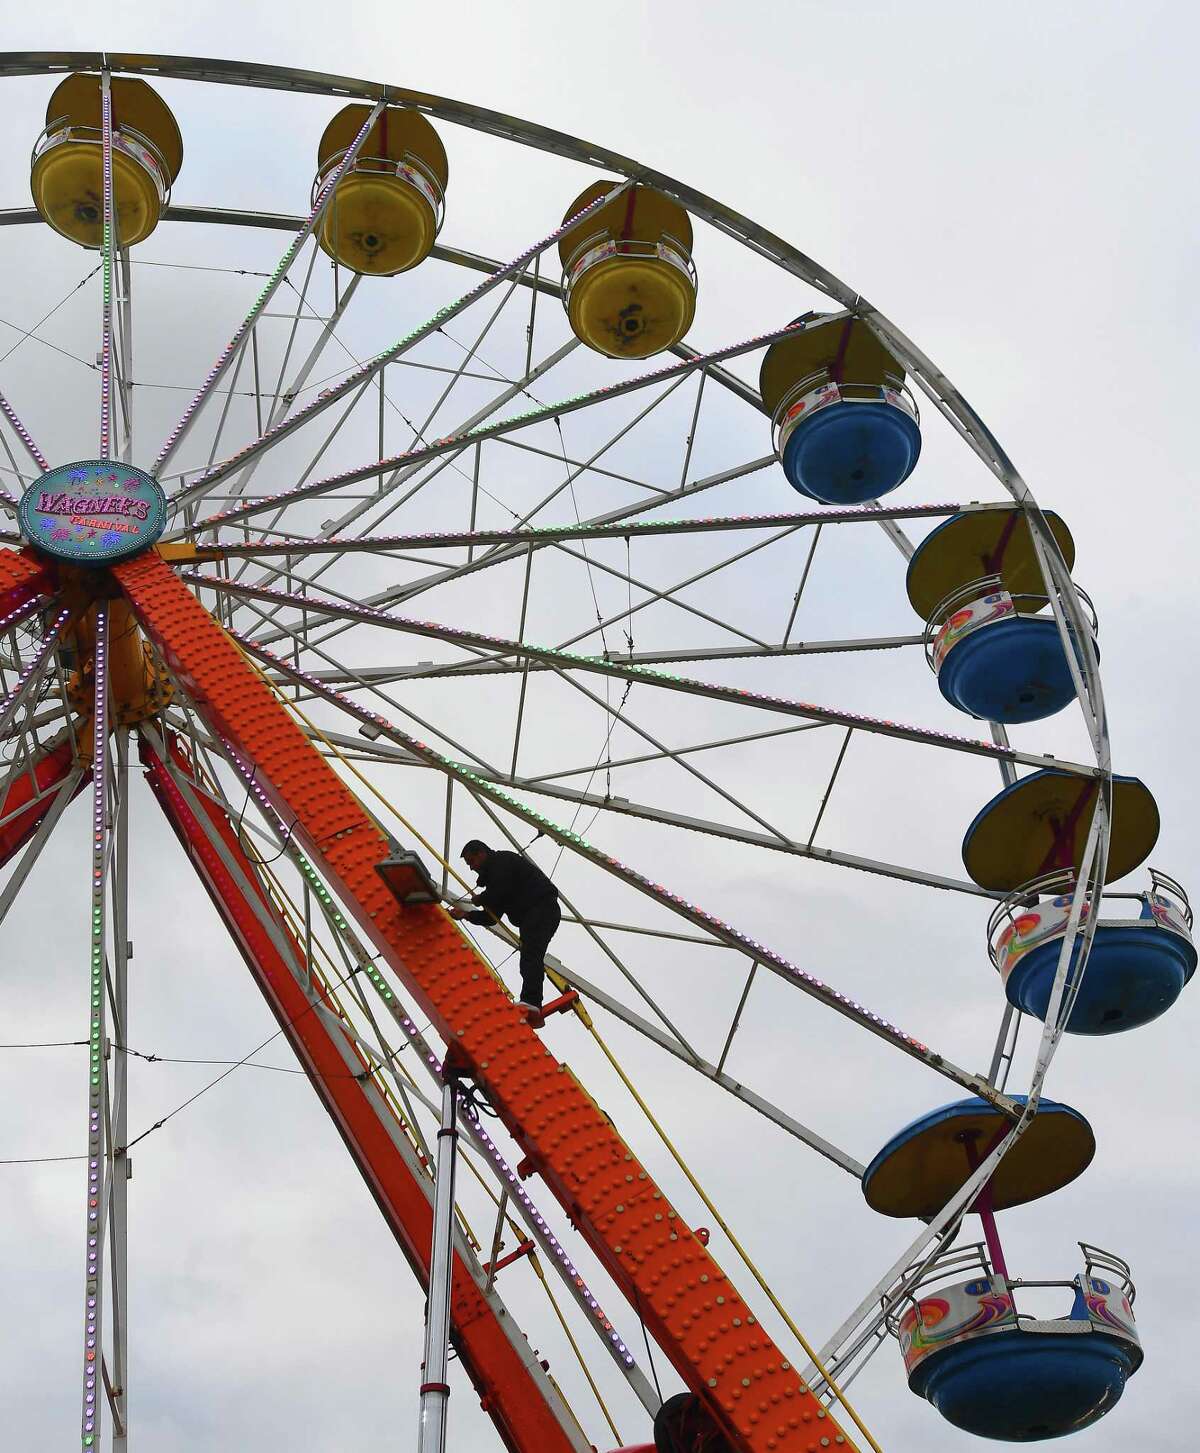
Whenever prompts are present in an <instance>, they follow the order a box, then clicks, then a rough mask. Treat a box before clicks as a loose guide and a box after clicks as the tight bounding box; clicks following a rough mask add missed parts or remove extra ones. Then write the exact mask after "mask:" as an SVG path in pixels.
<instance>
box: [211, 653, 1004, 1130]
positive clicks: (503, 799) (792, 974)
mask: <svg viewBox="0 0 1200 1453" xmlns="http://www.w3.org/2000/svg"><path fill="white" fill-rule="evenodd" d="M231 634H232V636H233V639H234V640H235V641H238V642H239V643H240V644H241V645H242V647H243V648H244V649H245V650H247V651H249V652H250V653H251V654H252V655H256V656H258V657H259V658H260V659H261V660H264V661H266V662H267V663H268V664H269V665H271V666H272V667H274V668H275V669H276V670H278V671H280V672H282V673H283V674H284V675H286V676H288V677H290V678H292V679H293V680H295V681H298V682H300V683H301V684H303V685H308V686H309V687H310V688H311V689H312V690H313V691H314V692H315V693H316V694H318V695H320V696H322V697H324V698H325V700H327V701H330V702H332V703H333V704H335V705H338V706H341V707H342V708H343V709H344V710H345V711H346V712H348V713H349V714H350V715H351V716H355V717H357V718H358V720H359V721H360V722H361V723H362V724H363V725H365V726H368V727H370V728H371V729H372V730H376V729H377V730H378V732H379V734H380V735H382V736H386V737H388V738H389V739H390V740H391V741H393V742H395V743H396V744H397V745H399V746H401V747H403V748H405V749H406V750H407V751H408V752H409V753H410V754H412V755H413V756H416V757H418V758H420V759H421V760H423V761H426V762H429V763H430V764H431V765H433V766H435V767H437V768H438V769H439V770H441V771H442V772H444V773H446V774H448V775H451V776H454V777H455V778H456V779H457V780H459V781H460V782H462V783H463V784H464V785H465V786H466V787H467V788H468V790H471V791H476V792H478V793H480V794H482V795H483V796H486V797H488V798H489V799H490V800H491V801H492V802H494V803H497V804H498V805H499V806H500V807H501V808H503V810H504V811H506V812H509V813H511V814H513V815H515V816H517V817H520V818H523V819H524V820H525V821H526V822H529V823H531V824H533V825H534V826H536V827H537V828H538V829H539V831H540V832H542V833H543V834H545V835H546V836H547V837H549V838H551V839H552V840H553V841H555V842H557V843H559V844H560V845H561V846H563V847H565V848H567V849H569V850H570V851H572V852H574V853H575V854H577V855H578V856H579V857H581V858H584V859H586V860H587V861H589V862H591V863H593V864H594V865H595V866H597V867H600V868H602V869H603V870H604V871H605V872H607V873H609V874H611V875H612V876H613V877H615V878H617V879H619V880H621V881H623V882H625V883H626V884H628V885H629V886H631V887H633V888H635V889H637V891H638V892H640V893H642V894H644V895H645V896H646V897H648V898H651V899H653V900H654V901H656V902H658V903H660V904H661V905H662V906H663V907H665V908H667V909H669V910H671V911H672V912H674V913H676V914H677V915H679V916H680V917H682V918H685V919H687V920H689V921H690V922H692V923H693V924H695V925H696V926H697V927H699V928H701V929H703V930H704V931H705V932H707V933H709V934H711V935H712V937H714V938H716V939H718V940H719V941H721V942H722V943H725V944H727V945H728V946H729V947H730V948H733V949H737V950H740V951H741V952H742V953H744V954H746V955H747V956H748V957H750V958H752V959H757V960H758V961H760V962H761V963H762V964H763V966H764V967H766V968H769V969H771V970H772V972H774V973H776V974H778V975H779V976H780V977H781V978H782V979H783V980H784V981H785V982H787V983H790V984H792V985H793V986H794V987H796V988H799V989H800V990H802V991H803V992H804V993H806V994H808V995H809V996H810V997H812V998H815V999H817V1000H818V1001H819V1002H821V1003H823V1004H825V1005H826V1006H827V1007H829V1008H832V1009H834V1010H835V1011H836V1012H838V1013H840V1014H842V1015H843V1016H844V1017H846V1018H847V1019H850V1020H852V1021H853V1022H855V1023H857V1024H859V1025H860V1026H861V1027H862V1028H864V1029H866V1030H868V1031H869V1032H870V1033H871V1034H874V1035H876V1036H877V1037H879V1038H881V1039H883V1040H884V1041H885V1042H887V1043H889V1044H892V1045H893V1046H894V1047H896V1048H898V1049H900V1050H902V1051H903V1052H904V1053H905V1054H907V1055H910V1056H911V1057H913V1058H915V1059H918V1060H920V1061H922V1062H923V1063H925V1064H927V1065H929V1066H931V1067H932V1068H933V1069H935V1070H936V1071H937V1072H938V1073H939V1074H942V1075H944V1076H945V1077H946V1078H948V1079H951V1080H954V1081H955V1082H956V1083H958V1084H960V1085H962V1086H963V1087H964V1088H967V1089H969V1090H970V1091H971V1092H972V1093H973V1094H978V1095H980V1096H982V1098H984V1099H985V1100H988V1101H989V1102H990V1103H992V1104H995V1105H997V1106H1000V1107H1001V1108H1003V1109H1004V1110H1005V1111H1006V1112H1007V1111H1009V1110H1011V1109H1012V1108H1013V1107H1012V1105H1011V1104H1010V1102H1009V1100H1008V1098H1007V1097H1006V1096H1003V1095H1001V1094H999V1093H998V1092H997V1091H996V1090H995V1089H994V1088H993V1087H992V1086H991V1085H990V1084H988V1083H987V1081H986V1080H984V1079H983V1077H982V1076H981V1075H977V1074H973V1073H971V1072H970V1071H968V1070H963V1069H960V1068H959V1067H958V1066H957V1065H955V1064H954V1063H953V1062H952V1061H950V1060H948V1059H946V1058H945V1057H944V1056H942V1055H939V1054H936V1053H935V1052H934V1051H933V1050H931V1049H930V1048H929V1047H928V1046H927V1045H926V1044H924V1043H923V1042H922V1041H921V1040H919V1039H916V1038H914V1037H913V1036H912V1035H909V1034H906V1033H905V1032H904V1031H903V1030H901V1029H899V1028H897V1027H896V1026H895V1025H893V1024H891V1023H889V1022H888V1021H887V1020H885V1019H883V1018H882V1017H881V1016H879V1015H876V1014H873V1013H871V1011H870V1010H867V1009H865V1008H864V1007H863V1006H862V1005H860V1004H858V1003H856V1002H855V1001H854V1000H851V999H849V998H848V997H847V996H846V995H844V994H841V993H839V992H838V991H837V990H835V989H832V988H830V987H829V986H828V985H826V984H824V983H822V981H821V980H819V979H817V978H815V977H814V976H813V975H811V974H808V973H806V972H805V971H804V970H802V969H798V968H797V967H796V966H795V965H793V964H791V963H790V962H789V961H788V960H787V959H785V958H784V957H783V956H782V955H780V954H777V953H776V952H775V951H774V950H772V949H769V948H767V947H766V946H765V945H763V944H760V943H759V942H758V941H757V940H755V939H752V938H750V937H749V936H748V935H746V934H743V933H742V932H740V931H739V930H738V929H736V928H733V927H732V926H731V925H729V924H727V923H724V922H723V921H722V920H720V919H717V918H715V917H713V915H712V914H710V913H708V912H706V911H705V910H704V909H702V908H700V907H699V906H698V905H696V904H693V903H688V902H686V901H685V900H684V899H682V898H680V897H679V896H678V895H676V894H673V893H671V892H670V891H669V890H668V889H666V888H664V887H663V886H662V885H661V884H657V883H653V882H651V880H650V879H649V878H647V877H645V876H644V875H643V874H642V873H640V872H638V871H637V869H635V868H632V867H631V866H629V865H628V864H626V863H622V862H619V861H618V860H617V859H615V858H612V857H610V856H609V855H608V854H607V853H604V852H602V851H601V850H600V849H598V848H594V847H593V846H592V845H591V844H590V843H588V842H586V841H585V839H584V838H582V837H581V836H580V835H579V834H578V833H576V832H574V831H572V830H570V829H568V828H563V827H560V826H559V825H558V824H557V823H555V822H553V821H551V820H550V819H549V818H547V817H545V816H544V815H543V814H542V813H540V812H537V811H535V810H534V809H533V808H531V807H528V806H527V805H526V804H525V803H523V802H521V801H520V800H519V799H517V798H515V797H513V796H512V795H511V793H510V792H507V791H505V790H503V789H501V788H499V787H496V786H494V785H493V784H492V783H491V782H490V781H488V780H486V779H485V778H484V777H483V776H482V775H481V774H480V773H477V772H475V771H473V770H471V769H470V768H467V767H464V766H462V765H461V764H460V763H457V762H454V761H452V760H451V759H450V758H448V757H444V756H443V755H442V754H441V753H440V752H437V751H435V750H434V749H433V748H432V747H429V746H427V745H426V744H425V743H424V742H421V741H418V740H417V738H415V737H412V736H410V735H409V734H408V733H407V732H403V731H401V730H400V729H399V728H398V727H396V726H394V725H392V724H391V723H390V722H388V721H387V720H385V719H384V718H383V717H380V716H378V715H377V714H375V713H374V712H370V711H368V710H366V709H365V708H363V707H360V706H358V705H357V703H355V702H352V701H349V700H347V698H345V697H344V696H341V695H340V693H338V692H336V691H333V690H332V689H331V688H329V687H324V686H322V685H321V684H320V683H319V682H316V681H313V680H312V679H311V678H309V677H308V676H307V675H306V673H305V672H304V671H302V670H300V669H299V668H297V667H294V666H292V665H291V664H290V663H289V662H287V661H285V660H283V659H282V658H281V657H279V656H276V655H275V654H274V653H272V652H270V651H267V650H265V649H263V648H262V647H260V646H258V645H256V644H254V643H253V642H250V641H247V640H245V639H244V638H242V637H240V636H238V635H237V633H236V632H232V633H231Z"/></svg>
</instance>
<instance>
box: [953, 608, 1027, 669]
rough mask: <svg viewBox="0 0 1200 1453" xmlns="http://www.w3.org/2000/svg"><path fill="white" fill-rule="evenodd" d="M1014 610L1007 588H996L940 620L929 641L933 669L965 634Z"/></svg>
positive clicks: (1006, 615)
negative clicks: (989, 593) (939, 624)
mask: <svg viewBox="0 0 1200 1453" xmlns="http://www.w3.org/2000/svg"><path fill="white" fill-rule="evenodd" d="M1015 614H1016V607H1015V606H1014V605H1013V598H1012V596H1011V595H1009V593H1008V591H1007V590H997V591H995V592H993V593H992V594H991V595H985V596H982V597H981V598H980V599H979V600H973V601H972V602H971V603H970V605H964V606H963V607H962V609H961V610H956V611H955V612H954V614H953V615H951V616H950V617H949V618H948V619H946V620H944V621H943V622H942V624H941V626H940V627H939V628H938V633H937V635H936V636H935V637H934V641H933V667H934V670H935V671H936V670H937V669H938V667H940V666H941V664H942V662H943V661H944V660H945V659H946V656H947V655H948V654H949V652H950V651H951V650H953V648H954V647H955V646H957V645H958V643H959V641H961V640H962V639H963V638H964V637H965V636H969V635H971V634H973V633H974V632H975V631H978V630H981V629H982V628H983V627H984V626H990V625H991V624H992V623H993V622H995V621H1000V620H1006V619H1007V618H1008V617H1009V616H1012V615H1015Z"/></svg>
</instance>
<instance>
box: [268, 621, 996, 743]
mask: <svg viewBox="0 0 1200 1453" xmlns="http://www.w3.org/2000/svg"><path fill="white" fill-rule="evenodd" d="M262 619H264V620H266V619H268V617H267V615H266V614H265V613H264V614H263V616H262ZM270 619H275V617H274V616H272V617H270ZM298 634H299V640H300V642H301V643H303V644H304V646H305V649H308V644H307V641H306V640H305V637H304V635H303V633H298ZM252 638H253V637H252ZM923 639H924V637H922V636H863V637H862V638H860V639H858V640H838V641H793V642H791V643H790V644H789V645H786V646H778V645H776V646H766V647H761V648H760V647H753V646H748V645H735V646H728V647H726V646H698V647H689V648H684V649H681V650H678V651H631V652H628V653H626V652H622V654H621V660H622V661H627V662H631V663H632V664H634V665H638V666H666V665H671V664H672V663H674V664H682V663H684V662H689V661H753V660H757V659H760V658H761V659H763V660H768V661H771V660H780V659H783V658H785V657H788V656H816V655H839V654H842V653H845V652H854V651H891V650H897V649H899V648H900V647H902V646H919V645H920V644H921V642H922V641H923ZM262 643H263V644H266V640H265V639H264V640H263V641H262ZM526 669H528V670H529V672H530V673H531V674H533V673H537V672H541V671H551V670H553V669H554V668H553V667H552V666H550V665H548V664H547V663H546V662H544V661H533V660H526V661H524V662H521V661H510V660H506V659H504V658H503V657H498V656H483V655H481V656H479V657H478V658H476V659H474V660H469V661H455V662H452V663H451V664H449V665H435V664H434V663H433V662H430V661H426V662H414V663H412V664H410V665H407V666H406V665H402V664H397V665H394V666H364V667H362V669H361V670H360V671H358V672H355V673H349V672H346V671H341V670H337V669H331V670H324V669H317V670H314V671H313V673H312V674H313V675H314V676H315V677H316V678H317V680H319V681H324V682H326V683H327V684H328V685H330V686H340V687H341V688H342V689H343V690H346V691H355V690H369V689H370V688H371V687H372V686H387V685H389V684H391V685H394V684H396V683H397V682H401V681H406V682H407V681H431V680H435V679H437V680H447V681H456V680H458V679H460V678H461V679H463V680H470V679H471V678H472V677H476V676H505V675H515V674H517V673H519V672H523V671H525V670H526ZM814 725H823V723H814ZM805 730H807V728H805V727H784V728H781V729H780V733H777V732H758V733H752V734H751V735H749V736H746V737H738V738H731V739H730V740H729V742H728V743H716V742H714V743H712V744H711V745H713V746H717V745H733V744H734V742H736V741H755V740H757V739H758V738H759V737H763V736H776V735H779V734H781V733H783V732H788V731H805ZM997 745H1000V746H1005V745H1008V744H1007V743H1004V742H999V743H997ZM639 760H640V759H639ZM647 760H650V759H647Z"/></svg>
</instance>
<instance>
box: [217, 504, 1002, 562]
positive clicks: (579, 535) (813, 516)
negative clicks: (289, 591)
mask: <svg viewBox="0 0 1200 1453" xmlns="http://www.w3.org/2000/svg"><path fill="white" fill-rule="evenodd" d="M683 493H685V494H687V493H690V490H684V491H683ZM676 497H678V495H677V496H676ZM1010 509H1012V505H1011V504H1009V503H1008V501H1004V502H1003V503H998V504H969V505H960V504H926V505H895V506H893V507H891V508H884V509H878V510H875V509H832V508H830V509H824V510H799V511H794V512H791V513H787V514H767V515H726V516H718V517H716V518H712V517H709V518H705V519H695V520H630V521H627V522H625V523H624V524H615V523H614V524H603V525H589V524H587V523H584V524H579V525H575V524H570V525H529V526H526V527H525V528H523V529H515V530H431V531H427V532H425V533H421V534H406V535H404V534H402V535H361V536H360V535H331V536H329V537H327V538H321V539H294V540H287V541H283V542H281V541H276V540H266V539H260V540H249V541H247V542H246V543H245V544H243V545H237V544H224V543H222V544H213V545H209V544H203V545H197V547H196V558H197V559H199V560H225V559H239V558H242V557H249V558H251V559H254V560H259V559H263V560H267V559H271V558H277V557H280V556H288V557H291V558H294V559H297V560H299V559H303V558H304V557H305V556H306V555H327V554H337V555H345V554H350V553H354V552H362V551H365V552H368V553H371V554H388V553H390V552H392V551H396V550H433V549H443V548H447V549H457V548H465V549H469V548H471V547H472V546H480V545H549V544H556V543H559V542H561V541H564V540H626V539H632V540H640V539H650V538H652V537H654V536H657V535H688V536H692V535H708V534H714V533H723V532H727V531H740V530H768V529H779V528H784V527H788V526H797V525H855V524H878V523H879V522H880V521H881V520H885V519H886V520H917V519H940V518H942V517H943V516H946V515H956V514H979V513H982V512H985V511H989V510H1010Z"/></svg>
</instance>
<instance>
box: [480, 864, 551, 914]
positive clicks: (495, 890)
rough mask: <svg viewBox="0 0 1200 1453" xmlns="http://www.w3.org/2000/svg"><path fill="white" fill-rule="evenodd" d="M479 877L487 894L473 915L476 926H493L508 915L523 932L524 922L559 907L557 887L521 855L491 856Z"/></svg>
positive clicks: (483, 896)
mask: <svg viewBox="0 0 1200 1453" xmlns="http://www.w3.org/2000/svg"><path fill="white" fill-rule="evenodd" d="M478 877H479V887H480V888H481V889H482V890H483V893H482V896H481V897H480V899H479V909H478V911H477V912H475V913H472V914H470V915H469V918H470V921H471V922H472V923H491V922H492V917H493V915H495V917H496V918H499V917H501V916H502V915H503V914H507V915H508V917H509V918H510V919H511V920H512V921H513V923H515V924H516V925H517V926H518V928H519V927H520V925H521V923H522V921H524V920H526V919H529V918H537V917H539V916H540V915H541V914H543V913H547V912H549V911H550V910H551V909H552V908H554V907H556V906H557V902H558V893H557V891H556V890H555V887H554V884H553V883H552V882H551V881H550V879H549V878H547V877H546V875H545V873H543V872H542V870H541V868H539V867H538V866H537V864H536V863H531V862H530V861H529V859H528V858H526V857H523V856H522V854H520V853H510V852H505V851H503V850H501V851H498V852H490V853H489V854H488V855H487V857H486V858H485V859H484V860H483V866H482V867H481V868H480V869H479V874H478Z"/></svg>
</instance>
